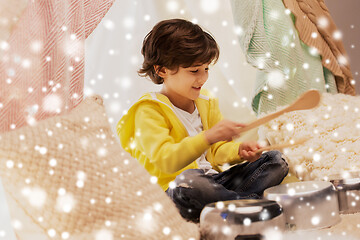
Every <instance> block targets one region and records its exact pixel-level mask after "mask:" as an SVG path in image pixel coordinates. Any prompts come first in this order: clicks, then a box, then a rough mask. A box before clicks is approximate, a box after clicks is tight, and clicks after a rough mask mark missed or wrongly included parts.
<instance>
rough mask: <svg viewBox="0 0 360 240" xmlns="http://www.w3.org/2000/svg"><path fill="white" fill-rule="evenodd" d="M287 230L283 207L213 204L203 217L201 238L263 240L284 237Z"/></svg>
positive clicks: (254, 201) (262, 202) (252, 202)
mask: <svg viewBox="0 0 360 240" xmlns="http://www.w3.org/2000/svg"><path fill="white" fill-rule="evenodd" d="M284 230H285V217H284V215H283V210H282V208H281V206H280V205H279V204H278V203H277V202H275V201H270V200H267V199H248V200H232V201H224V202H216V203H211V204H208V205H206V206H205V207H204V209H203V210H202V212H201V215H200V231H201V235H202V238H203V239H207V240H218V239H223V240H234V239H236V240H245V239H247V240H248V239H249V240H250V239H251V240H255V239H259V240H260V239H263V237H264V235H266V234H268V233H269V234H281V232H282V231H284Z"/></svg>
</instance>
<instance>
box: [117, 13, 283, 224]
mask: <svg viewBox="0 0 360 240" xmlns="http://www.w3.org/2000/svg"><path fill="white" fill-rule="evenodd" d="M141 52H142V55H143V56H144V62H143V65H142V68H141V69H140V70H139V74H140V75H143V76H148V77H150V79H151V80H152V81H153V82H154V83H156V84H163V87H162V89H161V91H160V92H158V93H148V94H145V95H144V96H143V97H142V98H140V100H139V101H138V102H136V103H135V104H134V105H133V106H132V107H131V108H130V109H129V111H128V113H127V114H126V115H124V116H123V117H122V118H121V119H120V121H119V123H118V126H117V132H118V135H119V136H120V141H121V144H122V146H123V147H124V149H125V150H126V151H128V152H130V153H131V155H132V156H133V157H135V158H136V159H137V160H138V161H139V162H140V163H141V164H142V165H143V166H144V167H145V168H146V169H147V171H148V172H149V173H150V174H151V175H152V176H155V177H157V179H158V184H159V185H160V186H161V187H162V188H163V190H164V191H166V193H167V194H168V196H169V197H170V198H171V199H172V200H173V201H174V203H175V204H176V206H177V207H178V209H179V210H180V213H181V215H182V216H183V217H184V218H185V219H187V220H191V221H194V222H197V221H198V220H199V216H200V212H201V210H202V209H203V207H204V206H205V205H206V204H208V203H211V202H216V201H225V200H234V199H243V198H260V197H261V195H262V194H263V191H264V190H265V189H266V188H268V187H271V186H274V185H277V184H280V183H281V181H282V180H283V178H284V177H285V176H286V175H287V173H288V166H287V163H286V161H285V160H284V159H283V157H282V154H281V153H280V152H278V151H270V152H267V153H264V154H261V153H258V154H255V151H256V150H257V149H259V148H260V147H259V145H258V144H257V143H256V142H243V143H235V142H233V141H232V139H233V138H236V137H238V135H239V129H240V128H241V127H244V126H245V125H244V124H241V123H236V122H233V121H229V120H226V119H222V115H221V113H220V110H219V107H218V102H217V99H214V98H211V97H209V96H208V95H207V94H206V92H205V91H204V90H202V89H201V88H202V86H203V84H204V83H205V82H206V80H207V79H208V70H209V65H210V64H211V63H215V62H216V61H217V59H218V57H219V48H218V45H217V43H216V42H215V40H214V38H213V37H212V36H211V35H210V34H209V33H207V32H204V31H203V30H202V29H201V28H200V27H199V26H198V25H196V24H193V23H191V22H189V21H186V20H182V19H170V20H165V21H161V22H159V23H158V24H156V25H155V26H154V28H153V29H152V30H151V31H150V32H149V33H148V34H147V35H146V37H145V39H144V42H143V47H142V51H141ZM225 163H232V164H233V163H241V164H238V165H236V166H234V167H232V168H230V169H228V170H226V171H224V172H221V173H219V172H218V171H216V169H218V168H217V166H221V165H223V164H225Z"/></svg>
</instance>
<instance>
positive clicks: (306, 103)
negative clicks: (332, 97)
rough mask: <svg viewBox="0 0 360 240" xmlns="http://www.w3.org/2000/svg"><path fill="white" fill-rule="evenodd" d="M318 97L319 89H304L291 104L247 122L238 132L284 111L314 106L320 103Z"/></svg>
mask: <svg viewBox="0 0 360 240" xmlns="http://www.w3.org/2000/svg"><path fill="white" fill-rule="evenodd" d="M320 99H321V95H320V93H319V91H317V90H309V91H306V92H305V93H303V94H302V95H301V96H300V97H299V98H298V99H297V100H296V101H295V102H293V103H292V104H291V105H289V106H287V107H286V108H284V109H282V110H280V111H277V112H274V113H271V114H269V115H267V116H265V117H262V118H259V119H257V120H255V121H253V122H251V123H249V124H247V125H246V126H245V127H241V128H239V133H243V132H246V131H249V130H250V129H253V128H256V127H258V126H260V125H262V124H264V123H267V122H268V121H270V120H273V119H274V118H277V117H279V116H280V115H282V114H284V113H287V112H292V111H296V110H306V109H311V108H314V107H316V106H317V105H318V104H319V103H320Z"/></svg>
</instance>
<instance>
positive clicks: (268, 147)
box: [255, 138, 309, 153]
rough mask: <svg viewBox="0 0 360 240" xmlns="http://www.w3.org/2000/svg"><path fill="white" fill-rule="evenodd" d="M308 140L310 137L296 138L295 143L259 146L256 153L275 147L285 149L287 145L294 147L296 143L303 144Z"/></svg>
mask: <svg viewBox="0 0 360 240" xmlns="http://www.w3.org/2000/svg"><path fill="white" fill-rule="evenodd" d="M307 140H309V138H303V139H299V140H296V141H295V142H293V143H283V144H275V145H270V146H267V147H263V148H259V149H258V150H256V151H255V153H259V152H263V151H269V150H274V149H283V148H287V147H293V146H296V145H299V144H303V143H304V142H306V141H307Z"/></svg>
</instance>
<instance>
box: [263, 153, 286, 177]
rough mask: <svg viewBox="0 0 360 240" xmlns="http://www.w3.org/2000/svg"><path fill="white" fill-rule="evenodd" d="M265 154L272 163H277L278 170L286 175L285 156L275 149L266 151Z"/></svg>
mask: <svg viewBox="0 0 360 240" xmlns="http://www.w3.org/2000/svg"><path fill="white" fill-rule="evenodd" d="M265 154H267V156H268V157H269V160H268V161H270V162H271V163H272V164H275V165H279V166H280V168H279V169H280V170H281V171H282V173H283V175H285V176H286V175H287V174H288V172H289V166H288V163H287V162H286V156H285V155H284V154H283V153H282V152H280V151H277V150H274V151H269V152H266V153H265Z"/></svg>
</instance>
